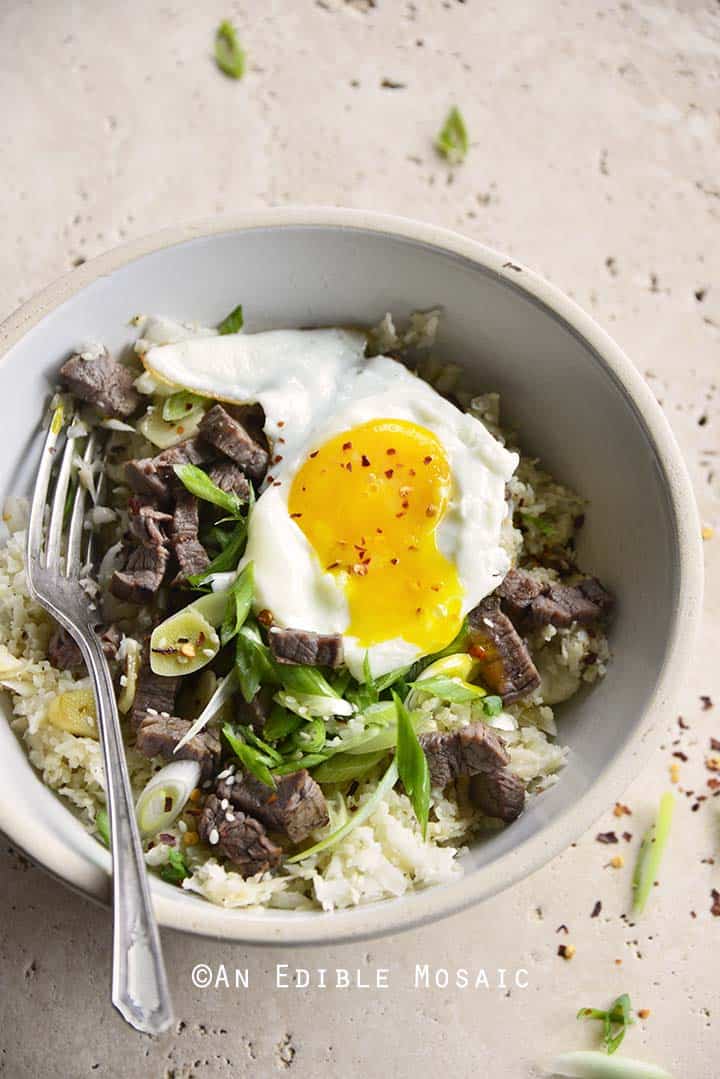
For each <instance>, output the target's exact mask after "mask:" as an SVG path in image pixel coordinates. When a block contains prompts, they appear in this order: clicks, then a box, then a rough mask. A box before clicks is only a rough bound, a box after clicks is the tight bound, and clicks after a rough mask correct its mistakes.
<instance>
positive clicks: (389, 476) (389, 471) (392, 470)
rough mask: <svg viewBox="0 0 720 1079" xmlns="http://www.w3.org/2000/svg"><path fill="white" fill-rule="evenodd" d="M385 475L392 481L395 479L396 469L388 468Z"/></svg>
mask: <svg viewBox="0 0 720 1079" xmlns="http://www.w3.org/2000/svg"><path fill="white" fill-rule="evenodd" d="M385 475H386V476H387V478H388V479H389V480H391V479H392V478H393V476H394V475H395V469H393V468H386V469H385Z"/></svg>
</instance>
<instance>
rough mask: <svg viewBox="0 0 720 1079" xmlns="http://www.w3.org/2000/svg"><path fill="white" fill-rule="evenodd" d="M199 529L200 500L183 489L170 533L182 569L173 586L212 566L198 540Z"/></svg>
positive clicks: (179, 495)
mask: <svg viewBox="0 0 720 1079" xmlns="http://www.w3.org/2000/svg"><path fill="white" fill-rule="evenodd" d="M199 527H200V513H199V510H198V500H197V498H195V495H191V494H190V492H189V491H186V490H185V488H184V487H183V488H182V490H180V491H178V494H177V497H176V499H175V509H174V511H173V516H172V530H171V533H170V542H171V543H172V548H173V551H174V552H175V557H176V559H177V563H178V566H179V567H180V572H179V573H178V575H177V577H175V579H174V581H173V584H180V583H181V582H183V581H186V580H187V579H188V577H192V575H193V574H194V573H202V571H203V570H204V569H207V567H208V566H209V565H210V559H209V558H208V554H207V551H206V550H205V548H204V547H203V545H202V543H201V542H200V540H199V539H198V528H199Z"/></svg>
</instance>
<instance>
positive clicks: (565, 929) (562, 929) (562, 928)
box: [555, 922, 570, 936]
mask: <svg viewBox="0 0 720 1079" xmlns="http://www.w3.org/2000/svg"><path fill="white" fill-rule="evenodd" d="M555 932H556V933H564V934H565V936H567V935H568V933H569V932H570V930H569V929H568V927H567V926H566V925H565V922H563V923H562V924H561V925H559V926H558V927H557V929H556V930H555Z"/></svg>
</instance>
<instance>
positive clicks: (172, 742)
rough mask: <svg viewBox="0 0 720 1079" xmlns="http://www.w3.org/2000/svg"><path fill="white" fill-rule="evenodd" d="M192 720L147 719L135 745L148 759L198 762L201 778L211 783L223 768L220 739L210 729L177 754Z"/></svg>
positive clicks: (153, 717)
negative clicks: (159, 758)
mask: <svg viewBox="0 0 720 1079" xmlns="http://www.w3.org/2000/svg"><path fill="white" fill-rule="evenodd" d="M191 726H192V720H190V719H180V718H179V716H162V715H158V716H152V715H147V714H146V716H145V719H143V721H142V722H141V724H140V726H139V727H138V729H137V734H136V739H135V745H136V747H137V749H138V750H139V751H140V753H142V754H143V755H144V756H145V757H162V758H163V759H164V760H166V761H197V763H198V764H199V765H200V768H201V770H202V774H201V778H202V779H210V777H211V776H212V775H214V773H215V772H216V771H217V769H218V766H219V764H220V739H219V738H218V737H217V735H216V734H215V733H214V732H213V731H211V730H208V729H207V728H206V729H205V730H204V731H201V732H200V734H196V735H195V736H194V737H193V738H191V739H190V741H189V742H188V743H187V744H186V745H184V746H183V747H182V749H181V750H179V751H178V752H177V753H176V752H175V747H176V746H177V744H178V742H179V741H180V739H181V738H183V737H184V736H185V735H186V734H187V732H188V731H189V729H190V727H191Z"/></svg>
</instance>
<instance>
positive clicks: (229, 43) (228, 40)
mask: <svg viewBox="0 0 720 1079" xmlns="http://www.w3.org/2000/svg"><path fill="white" fill-rule="evenodd" d="M215 63H216V64H217V66H218V67H219V68H220V70H221V71H222V73H223V75H227V76H228V78H230V79H241V78H242V77H243V75H244V74H245V52H244V50H243V49H242V47H241V45H240V42H239V41H238V36H237V31H236V30H235V27H234V26H233V24H232V23H231V22H229V21H228V20H227V19H223V21H222V22H221V23H220V25H219V26H218V28H217V30H216V31H215Z"/></svg>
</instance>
